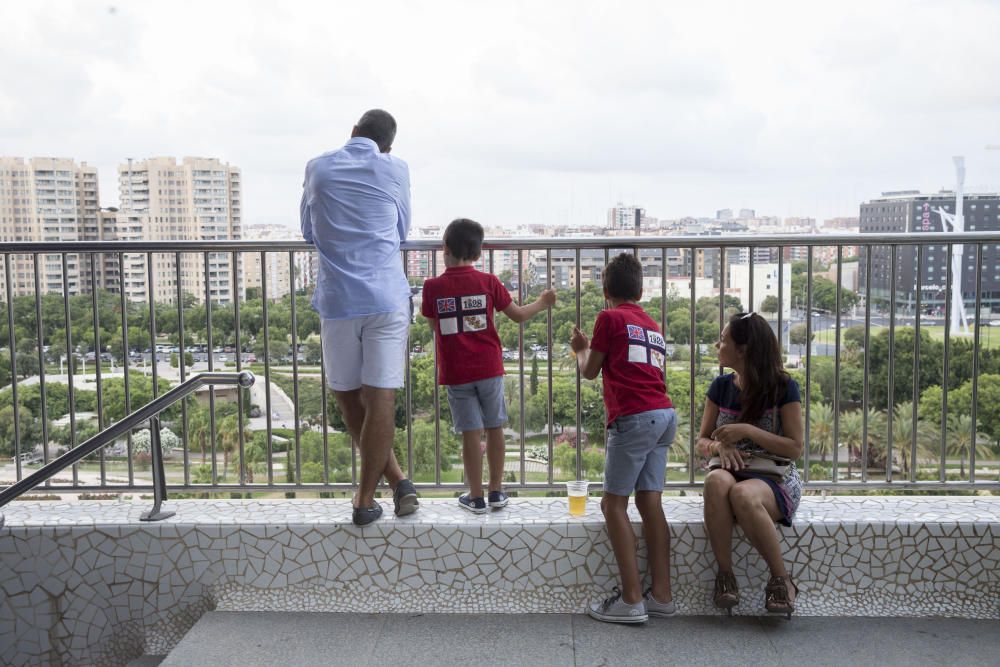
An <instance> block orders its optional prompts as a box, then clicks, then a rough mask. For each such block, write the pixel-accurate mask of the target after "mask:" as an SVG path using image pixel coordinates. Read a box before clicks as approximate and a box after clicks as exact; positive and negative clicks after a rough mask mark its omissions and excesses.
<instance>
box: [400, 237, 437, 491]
mask: <svg viewBox="0 0 1000 667" xmlns="http://www.w3.org/2000/svg"><path fill="white" fill-rule="evenodd" d="M418 252H419V251H418ZM409 260H410V251H409V250H404V251H403V275H405V276H406V278H407V282H409V277H410V261H409ZM425 321H426V322H427V324H428V326H432V324H431V322H430V320H426V319H425ZM411 324H412V322H411ZM411 328H412V327H411V326H410V325H408V326H407V327H406V387H405V388H404V391H405V392H406V471H407V475H406V476H407V479H413V364H412V363H411V359H410V356H411V353H412V350H413V344H412V343H411V341H410V329H411ZM431 344H432V345H434V344H435V341H434V334H433V328H432V333H431ZM434 382H435V383H436V382H437V378H436V377H435V378H434Z"/></svg>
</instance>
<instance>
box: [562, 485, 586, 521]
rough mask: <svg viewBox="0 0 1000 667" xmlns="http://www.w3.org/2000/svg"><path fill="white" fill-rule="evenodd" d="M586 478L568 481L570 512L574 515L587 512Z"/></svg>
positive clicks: (567, 491) (567, 490) (567, 492)
mask: <svg viewBox="0 0 1000 667" xmlns="http://www.w3.org/2000/svg"><path fill="white" fill-rule="evenodd" d="M587 484H588V482H587V481H586V480H575V481H572V482H566V496H567V497H568V498H569V513H570V515H572V516H583V515H584V514H585V513H586V512H587Z"/></svg>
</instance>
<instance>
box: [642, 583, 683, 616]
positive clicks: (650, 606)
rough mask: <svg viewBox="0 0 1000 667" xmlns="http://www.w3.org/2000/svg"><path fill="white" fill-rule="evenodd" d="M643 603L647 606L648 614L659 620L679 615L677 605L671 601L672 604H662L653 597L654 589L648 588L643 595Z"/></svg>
mask: <svg viewBox="0 0 1000 667" xmlns="http://www.w3.org/2000/svg"><path fill="white" fill-rule="evenodd" d="M642 601H643V602H644V603H645V604H646V613H647V614H649V615H650V616H656V617H657V618H670V617H671V616H676V615H677V605H675V604H674V601H673V600H672V599H671V600H670V602H660V601H659V600H657V599H656V598H654V597H653V589H652V588H647V589H646V592H645V593H643V594H642Z"/></svg>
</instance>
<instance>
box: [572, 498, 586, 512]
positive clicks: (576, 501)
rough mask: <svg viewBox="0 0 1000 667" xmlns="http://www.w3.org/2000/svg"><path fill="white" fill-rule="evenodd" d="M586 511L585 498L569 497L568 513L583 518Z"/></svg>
mask: <svg viewBox="0 0 1000 667" xmlns="http://www.w3.org/2000/svg"><path fill="white" fill-rule="evenodd" d="M586 511H587V496H569V513H570V514H572V515H573V516H583V515H584V514H585V513H586Z"/></svg>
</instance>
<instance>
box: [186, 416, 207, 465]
mask: <svg viewBox="0 0 1000 667" xmlns="http://www.w3.org/2000/svg"><path fill="white" fill-rule="evenodd" d="M211 428H212V426H211V423H210V422H209V420H208V412H207V411H206V410H201V409H195V410H191V411H190V412H189V413H188V433H189V434H190V437H191V441H192V442H193V441H197V442H198V449H199V450H200V451H201V464H202V465H205V455H206V454H207V450H208V438H209V436H210V431H211ZM188 447H190V444H189V445H188Z"/></svg>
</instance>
